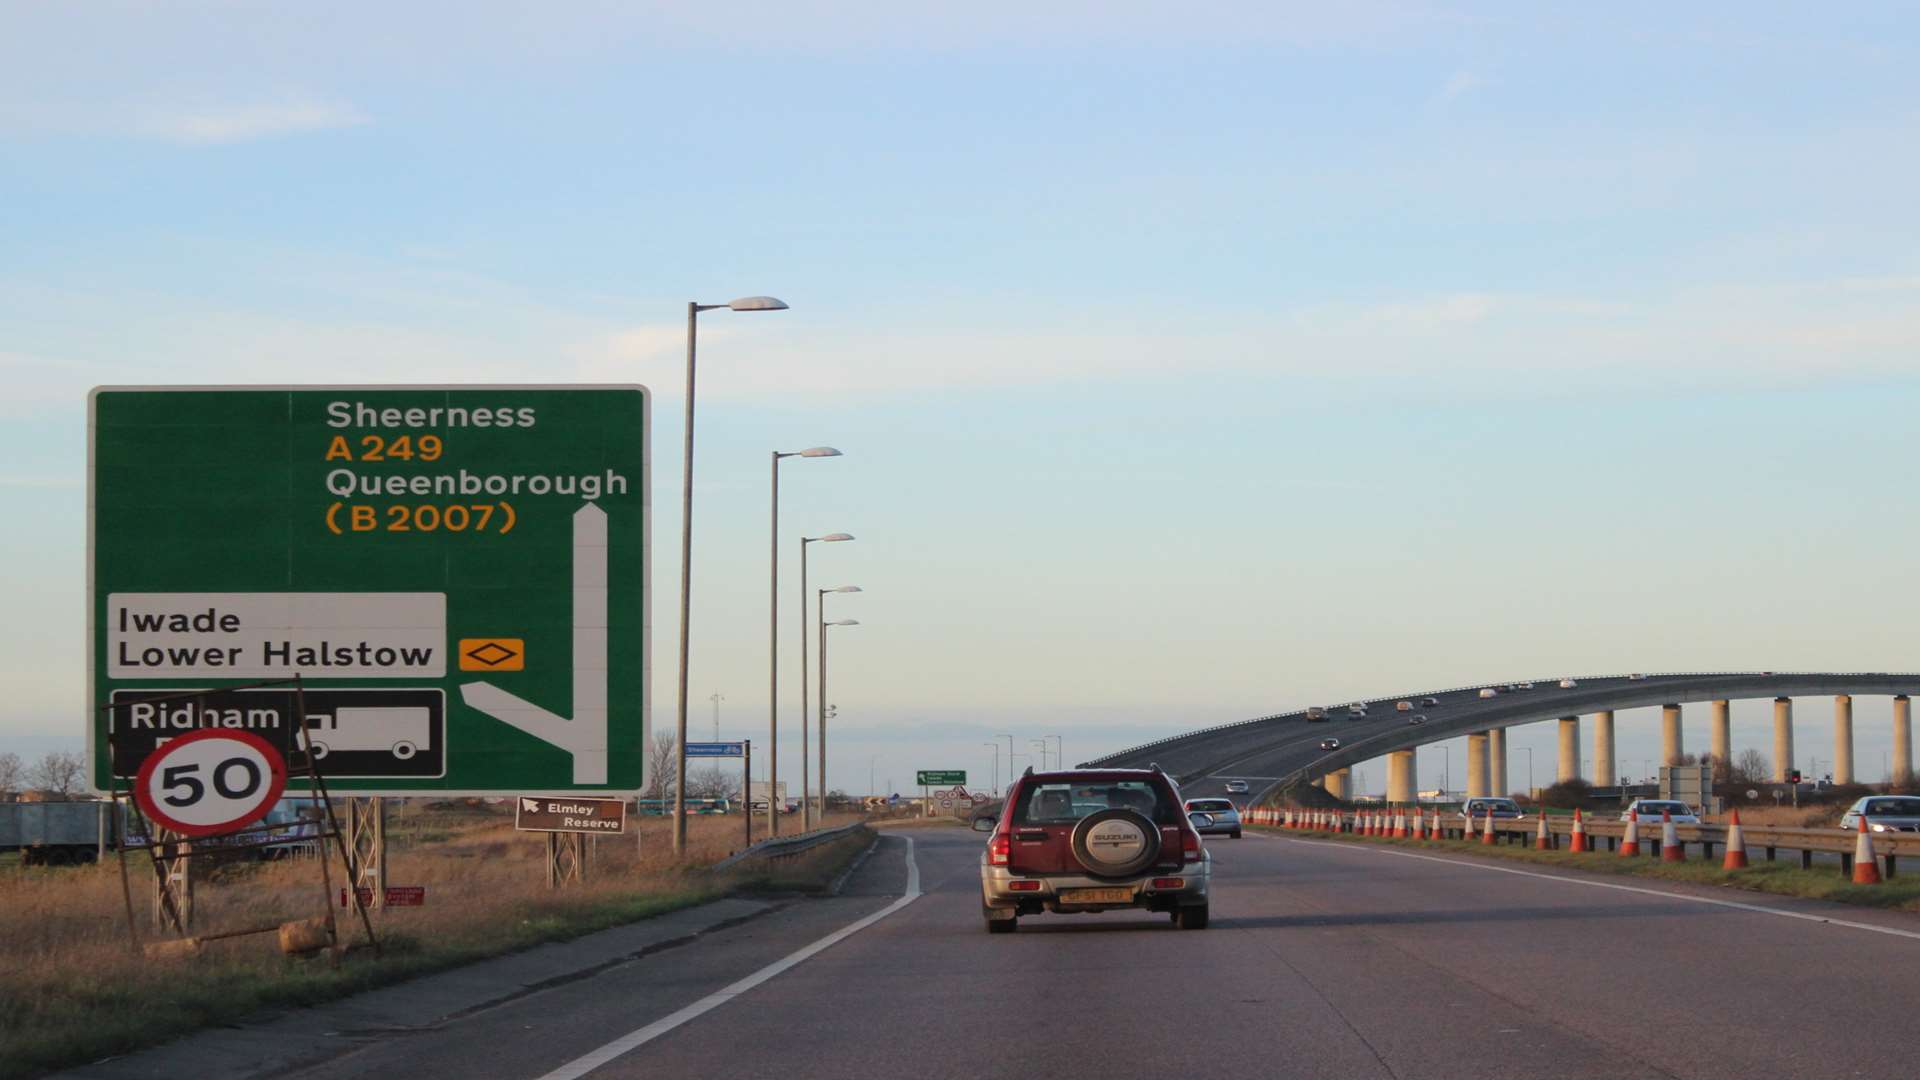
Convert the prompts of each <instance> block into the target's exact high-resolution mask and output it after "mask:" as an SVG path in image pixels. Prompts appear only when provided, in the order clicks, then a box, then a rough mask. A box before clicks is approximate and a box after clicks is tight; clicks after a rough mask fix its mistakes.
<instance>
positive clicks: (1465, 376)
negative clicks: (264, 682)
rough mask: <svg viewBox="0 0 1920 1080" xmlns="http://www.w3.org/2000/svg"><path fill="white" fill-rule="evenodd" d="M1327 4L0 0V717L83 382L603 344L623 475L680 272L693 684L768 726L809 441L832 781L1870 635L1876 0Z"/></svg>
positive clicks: (344, 369) (18, 676)
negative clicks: (732, 302) (692, 437)
mask: <svg viewBox="0 0 1920 1080" xmlns="http://www.w3.org/2000/svg"><path fill="white" fill-rule="evenodd" d="M1329 7H1333V6H1327V5H1297V6H1289V5H1277V4H1259V5H1254V4H1245V5H1239V4H1204V3H1203V4H1192V5H1185V6H1183V7H1182V8H1180V9H1179V11H1178V12H1177V13H1169V11H1168V9H1165V8H1164V6H1162V5H1148V4H1124V3H1120V4H1115V3H1108V4H1092V3H1064V4H1058V5H1047V6H1046V7H1045V9H1044V10H1033V8H1032V6H1031V5H1012V4H973V5H967V6H965V8H964V9H962V8H960V7H959V6H954V7H952V8H951V9H947V10H941V11H912V10H903V9H901V8H900V7H899V6H898V5H885V4H879V3H864V2H851V0H850V2H844V3H837V4H829V5H810V4H803V3H788V4H775V3H770V2H769V3H744V4H713V3H707V4H700V5H674V4H653V5H642V4H597V5H596V4H586V5H570V6H569V7H568V8H567V9H566V12H565V14H560V13H558V12H556V11H554V10H552V9H551V7H550V6H546V5H507V4H490V3H485V2H480V3H463V4H459V5H453V4H440V5H433V4H423V5H409V6H408V7H407V8H406V9H405V10H403V11H398V12H396V11H393V10H391V8H390V6H387V5H356V4H340V5H329V6H327V7H326V8H324V9H317V8H312V7H307V6H290V5H272V4H265V5H263V4H239V3H232V4H218V3H216V4H191V3H187V4H175V5H166V6H164V7H161V6H155V5H146V4H100V5H89V6H88V7H87V8H86V9H85V10H84V11H82V10H80V9H75V8H72V7H69V6H57V5H27V4H5V5H0V221H4V223H5V236H6V243H4V244H0V379H4V380H5V385H6V387H7V389H8V393H7V394H6V395H5V399H4V401H0V455H3V456H4V457H3V460H0V498H4V499H5V503H6V506H7V507H8V509H9V510H10V511H11V513H10V515H9V517H10V519H11V521H12V524H13V527H12V528H10V529H8V530H6V531H5V533H4V535H3V536H0V553H3V554H4V556H5V558H4V562H0V567H3V568H0V596H4V597H5V598H6V599H7V601H8V605H7V606H8V609H9V610H10V611H11V612H12V615H13V617H12V618H10V619H8V620H6V624H5V627H4V629H0V679H4V680H5V683H6V685H7V686H8V688H9V689H10V691H11V693H9V694H8V695H7V698H6V700H5V701H4V702H0V748H3V747H14V748H18V749H20V750H22V751H23V752H28V753H34V752H38V751H39V750H40V749H43V748H45V747H47V746H52V745H60V744H62V743H63V740H71V739H73V738H75V737H76V733H77V731H78V729H79V723H80V719H79V717H80V712H81V711H82V701H83V698H84V688H83V686H82V669H83V660H84V654H83V653H82V635H83V632H82V622H83V613H84V607H83V598H82V585H83V574H84V568H83V566H82V558H83V554H82V521H83V518H84V507H83V505H82V502H81V499H82V494H83V488H82V483H83V469H84V393H85V390H86V389H87V388H88V387H89V386H92V385H95V384H98V383H141V382H159V383H174V382H219V383H233V382H254V381H257V382H289V381H293V382H327V381H340V382H357V381H369V382H384V381H406V382H427V381H469V380H471V381H492V382H499V381H574V380H587V381H620V382H628V381H640V382H644V383H647V384H648V385H650V386H652V387H654V388H655V390H656V392H657V393H656V418H657V420H658V422H659V423H658V430H657V434H656V442H655V444H654V445H655V451H656V470H657V471H656V484H657V493H658V495H659V496H660V497H659V499H658V501H659V502H661V503H663V504H664V503H669V502H671V498H670V496H671V495H672V494H673V493H674V491H675V485H676V484H677V479H676V478H677V476H678V471H679V465H680V462H679V457H678V450H677V448H678V442H679V428H678V423H677V413H678V407H679V399H678V380H679V377H680V375H679V366H678V365H679V350H680V348H681V335H682V324H681V319H682V313H683V310H684V304H685V303H686V301H687V300H689V299H695V298H697V299H701V300H705V301H712V300H724V299H727V298H729V297H732V296H735V295H740V294H747V293H762V292H764V293H771V294H774V295H777V296H780V297H782V298H784V299H786V300H787V301H788V302H790V303H791V304H792V305H793V310H792V311H790V312H785V313H781V314H779V315H767V316H739V315H727V314H716V315H714V316H711V317H709V320H708V322H707V323H706V329H705V330H704V331H703V341H704V346H703V354H704V356H705V357H706V364H705V367H704V369H703V382H702V413H701V429H700V433H701V444H700V454H699V465H700V479H699V482H700V498H701V503H700V507H701V509H700V513H699V517H698V519H697V524H698V527H699V534H698V540H699V543H700V546H701V553H700V555H699V557H698V560H697V562H696V564H695V565H696V589H697V605H698V606H697V610H696V615H695V633H696V638H695V645H696V648H695V666H694V684H695V687H696V693H695V695H694V696H695V698H696V701H698V702H700V703H702V704H703V705H704V702H705V698H706V696H707V695H708V694H711V693H713V692H715V691H719V692H722V693H724V694H725V695H726V698H727V700H726V702H725V703H724V705H723V707H722V722H723V728H724V729H725V731H726V733H729V734H732V735H737V736H745V735H748V734H752V733H755V732H759V731H763V730H764V724H765V718H766V704H765V697H764V695H765V689H764V687H765V640H764V612H765V606H764V605H765V587H764V577H765V565H764V561H765V556H764V548H765V533H764V530H765V516H764V501H765V488H764V483H765V479H764V474H765V454H766V452H767V451H768V450H770V449H772V448H774V447H781V448H788V449H793V448H798V447H801V446H806V445H813V444H816V443H831V444H833V445H836V446H839V447H841V448H842V449H844V450H846V451H847V454H848V456H847V457H845V458H842V459H837V460H833V461H817V462H799V463H793V464H790V465H789V466H788V467H787V469H788V472H787V477H788V482H787V487H786V492H787V505H786V520H787V522H788V523H789V524H790V525H791V526H793V527H794V528H799V529H805V530H806V531H808V532H810V533H818V532H824V531H832V530H845V531H849V532H853V533H855V534H857V535H859V537H860V540H859V541H858V542H857V543H855V544H849V545H840V546H838V547H836V548H833V549H830V550H823V551H821V554H820V559H819V564H820V569H819V573H820V574H822V575H824V576H825V577H826V578H833V579H836V580H834V581H824V580H822V583H827V584H838V583H841V582H840V581H839V580H838V579H845V580H846V581H847V582H850V583H857V584H860V585H861V586H862V587H863V588H865V589H866V590H867V591H866V592H865V593H864V594H863V595H861V596H859V597H849V598H846V600H845V601H844V604H843V610H844V613H845V614H847V615H849V616H853V617H858V618H860V619H861V620H862V622H863V623H864V624H865V625H863V626H862V627H860V628H857V629H854V630H850V631H848V632H847V634H846V636H845V637H844V638H842V639H841V644H840V645H839V646H838V648H837V649H836V652H835V657H836V661H837V662H836V665H835V670H836V676H835V680H834V681H835V686H836V692H835V695H834V696H835V698H836V699H837V701H838V704H839V706H840V709H841V715H842V717H843V719H842V721H841V723H840V725H839V728H838V729H837V730H838V731H839V735H837V736H836V741H835V743H834V745H835V747H836V750H837V751H839V750H844V756H841V757H838V758H837V759H836V763H835V765H834V772H833V776H832V780H833V782H834V784H835V786H844V787H848V788H854V789H859V788H864V786H865V784H866V780H867V770H868V764H869V761H870V760H871V762H872V765H873V768H874V770H875V772H876V773H877V777H876V778H877V779H879V780H882V781H884V780H885V778H886V777H888V776H892V777H894V778H895V779H896V781H898V780H899V778H901V777H903V776H906V775H908V774H910V772H911V770H912V769H914V768H917V767H952V766H954V765H955V764H956V763H959V764H962V765H966V766H967V767H969V768H972V769H974V770H976V771H977V770H982V769H984V768H985V767H986V761H987V760H988V756H989V752H988V751H987V749H986V748H985V747H984V746H983V745H981V744H982V743H983V742H985V741H986V740H987V739H989V738H991V736H992V735H993V734H996V733H998V732H1002V731H1009V730H1011V731H1014V732H1016V733H1018V734H1020V735H1021V738H1022V740H1024V739H1025V738H1027V737H1030V736H1038V735H1041V734H1053V733H1056V732H1057V733H1061V734H1063V735H1065V736H1066V739H1067V743H1068V754H1069V756H1081V755H1090V754H1092V753H1095V752H1098V751H1101V750H1106V749H1112V748H1115V747H1118V746H1121V745H1125V744H1129V743H1132V742H1137V741H1143V740H1145V739H1147V738H1152V737H1157V736H1159V735H1161V734H1165V733H1167V732H1168V731H1170V730H1173V729H1177V728H1179V727H1182V726H1189V725H1193V724H1199V723H1206V722H1216V721H1225V720H1231V719H1238V718H1241V717H1244V716H1248V715H1255V714H1260V713H1265V712H1270V711H1277V710H1279V709H1282V708H1288V707H1294V706H1298V705H1303V704H1307V703H1311V702H1318V701H1329V700H1339V699H1345V698H1351V697H1354V696H1360V695H1376V694H1384V693H1395V692H1402V691H1411V690H1417V689H1421V688H1428V687H1442V686H1454V685H1461V684H1465V683H1470V682H1474V681H1477V680H1483V679H1484V680H1504V679H1512V678H1519V677H1529V676H1549V675H1558V674H1562V673H1569V672H1572V673H1579V672H1589V671H1591V672H1606V671H1625V670H1691V669H1724V668H1767V669H1776V670H1788V669H1800V668H1809V669H1812V668H1836V667H1837V668H1842V669H1872V670H1910V669H1914V668H1917V667H1920V663H1916V662H1915V661H1914V660H1913V649H1912V644H1911V643H1912V640H1913V630H1912V628H1911V625H1910V623H1911V621H1912V620H1911V613H1910V612H1909V610H1908V607H1907V605H1906V604H1905V603H1904V602H1903V600H1902V597H1901V595H1900V591H1899V587H1900V585H1901V584H1902V583H1904V582H1907V581H1911V580H1913V579H1914V576H1915V573H1914V571H1915V570H1916V569H1917V567H1916V565H1915V564H1916V559H1915V556H1914V554H1913V552H1912V545H1911V544H1910V543H1908V542H1907V539H1906V538H1907V537H1909V536H1911V535H1913V534H1914V532H1915V530H1916V528H1920V513H1916V511H1915V508H1914V505H1913V501H1912V500H1911V499H1909V498H1908V497H1907V495H1906V493H1907V491H1908V488H1909V486H1910V484H1909V476H1910V474H1911V466H1910V463H1911V462H1912V461H1914V460H1915V450H1916V445H1915V443H1916V438H1915V436H1914V434H1913V427H1914V418H1915V416H1916V415H1920V378H1916V376H1920V245H1917V244H1916V238H1917V236H1920V233H1917V230H1916V225H1917V224H1920V221H1917V213H1916V209H1915V205H1914V202H1913V199H1912V195H1911V193H1912V191H1913V190H1914V188H1915V181H1916V171H1920V170H1917V169H1916V166H1920V149H1917V148H1920V139H1916V138H1915V137H1914V136H1915V128H1916V120H1920V105H1916V102H1920V93H1916V91H1917V90H1920V86H1916V83H1917V82H1920V75H1917V74H1916V72H1920V63H1916V60H1917V59H1920V58H1916V56H1915V52H1916V49H1915V35H1914V31H1913V29H1912V20H1911V18H1910V12H1906V13H1903V12H1902V11H1901V10H1900V8H1899V7H1898V6H1891V5H1889V6H1874V5H1852V6H1849V7H1848V8H1847V9H1845V11H1844V12H1840V13H1835V12H1832V11H1819V12H1815V11H1813V10H1811V9H1806V8H1803V7H1800V6H1794V5H1777V6H1754V5H1730V4H1729V5H1704V6H1694V7H1691V8H1689V9H1688V10H1687V11H1685V12H1676V11H1674V10H1672V9H1671V8H1670V6H1667V5H1627V6H1616V7H1612V8H1609V9H1606V10H1598V9H1595V10H1577V11H1576V10H1562V11H1552V12H1547V13H1542V12H1540V11H1538V10H1535V9H1534V7H1533V6H1532V5H1472V6H1457V7H1456V6H1438V5H1425V4H1390V3H1380V4H1343V5H1338V6H1337V9H1338V10H1337V11H1329V10H1327V8H1329ZM670 511H671V507H665V506H663V507H662V513H661V514H660V517H659V518H658V521H657V524H656V531H655V536H656V539H657V540H658V541H659V543H658V545H657V548H658V550H657V554H656V559H655V565H654V578H655V581H656V582H659V583H670V582H672V581H673V580H674V579H675V575H676V571H677V567H676V565H675V557H676V551H675V549H674V546H673V544H672V542H671V539H672V538H673V537H674V536H676V535H677V525H678V523H677V521H676V520H674V518H673V516H672V514H671V512H670ZM786 573H787V575H788V580H789V581H792V580H793V579H792V568H791V567H789V568H788V569H787V571H786ZM664 595H665V593H664V592H663V596H664ZM789 607H790V605H789ZM836 610H841V609H836ZM670 612H671V607H670V606H669V605H668V604H666V603H662V604H660V605H658V606H656V608H655V619H656V622H657V624H659V625H662V626H667V627H670V626H671V619H670V618H668V615H669V614H670ZM674 644H675V643H674V641H673V640H672V638H671V633H670V630H669V631H668V632H667V633H662V634H661V635H660V637H659V638H658V640H657V641H656V643H655V648H656V665H655V670H656V671H664V670H666V669H667V667H668V661H669V660H670V659H671V657H672V656H673V649H674ZM785 648H786V650H787V655H788V656H789V657H795V656H796V654H797V649H796V648H795V643H793V642H788V643H787V644H786V646H785ZM790 667H791V666H790ZM796 676H797V671H795V670H791V669H790V670H789V671H788V672H787V673H786V674H785V676H784V677H783V681H784V682H785V684H786V685H788V686H790V687H791V686H793V685H794V684H795V681H796ZM662 686H663V689H662V691H661V692H660V693H658V694H656V696H655V709H656V717H667V716H670V715H671V700H670V698H669V697H668V696H667V694H666V692H665V690H664V686H665V684H664V683H663V684H662ZM788 708H789V709H791V708H792V703H791V702H790V703H789V705H788ZM1756 708H1758V706H1756ZM1827 713H1828V710H1827V708H1826V707H1825V706H1824V705H1823V704H1814V703H1809V704H1808V706H1807V707H1805V708H1803V709H1802V710H1801V718H1802V729H1803V730H1802V736H1801V740H1800V741H1801V745H1802V747H1803V749H1802V753H1803V754H1804V755H1805V756H1806V757H1807V758H1808V759H1809V761H1808V762H1804V763H1803V764H1808V765H1810V764H1811V762H1810V759H1811V758H1812V757H1813V756H1815V755H1816V754H1817V753H1819V749H1820V748H1821V747H1822V745H1823V742H1822V740H1823V738H1824V736H1823V735H1822V734H1820V733H1819V728H1818V724H1819V723H1820V722H1822V721H1823V720H1824V719H1825V718H1826V715H1827ZM696 714H697V715H705V714H706V709H705V708H703V709H701V710H699V711H698V712H697V713H696ZM1884 715H1885V708H1884V702H1874V701H1864V700H1863V701H1862V702H1861V703H1860V716H1861V721H1860V753H1859V760H1860V762H1861V770H1862V772H1863V773H1866V774H1868V775H1875V774H1876V773H1877V769H1878V764H1877V762H1878V760H1879V756H1878V755H1879V748H1880V747H1882V746H1884V744H1885V742H1886V732H1885V725H1884V721H1883V720H1879V719H1876V718H1877V717H1881V718H1883V717H1884ZM1736 719H1737V722H1738V723H1739V725H1740V726H1739V727H1738V728H1737V729H1736V738H1737V741H1739V742H1740V743H1742V744H1743V745H1744V744H1751V745H1758V746H1760V747H1761V748H1762V749H1766V748H1767V741H1766V737H1765V732H1766V719H1765V717H1764V716H1762V715H1761V714H1760V713H1758V712H1756V713H1755V714H1754V715H1753V717H1752V718H1751V721H1749V720H1748V718H1747V717H1746V716H1745V714H1744V713H1737V714H1736ZM1701 727H1702V736H1703V734H1704V731H1703V729H1704V725H1702V726H1701ZM1654 731H1655V726H1654V725H1653V723H1651V721H1650V720H1647V721H1641V720H1637V719H1635V718H1632V717H1629V718H1626V720H1625V722H1624V723H1623V727H1622V740H1623V748H1622V752H1621V757H1622V759H1623V762H1630V761H1632V760H1633V759H1634V758H1635V756H1636V754H1635V752H1634V750H1633V747H1634V746H1651V745H1653V733H1654ZM793 735H794V732H792V731H791V730H789V731H788V733H787V735H786V737H785V738H783V742H784V743H785V744H786V745H789V746H791V745H793V743H794V742H795V741H796V740H795V739H794V738H793ZM1749 735H1750V736H1751V737H1750V738H1749ZM1535 739H1537V745H1538V746H1539V747H1540V749H1538V750H1536V752H1535V753H1536V757H1542V758H1543V762H1544V760H1545V759H1546V758H1549V757H1550V756H1551V754H1550V751H1549V750H1548V747H1549V746H1550V740H1551V732H1550V731H1549V730H1548V729H1547V728H1546V727H1544V726H1543V727H1541V728H1540V729H1539V731H1537V732H1526V733H1521V734H1516V735H1515V736H1514V740H1513V743H1514V745H1515V746H1516V747H1519V746H1523V745H1527V744H1528V743H1529V740H1535ZM1876 740H1878V741H1877V742H1876ZM1696 741H1698V740H1696ZM1023 749H1024V747H1023ZM1514 756H1515V760H1516V762H1517V761H1519V760H1521V759H1522V758H1523V755H1521V754H1518V753H1516V754H1515V755H1514ZM1821 756H1828V755H1821ZM1441 758H1442V755H1441V754H1437V753H1436V754H1430V755H1426V757H1424V758H1423V762H1422V777H1423V782H1431V781H1432V780H1433V779H1435V778H1437V776H1438V770H1439V760H1440V759H1441ZM1456 758H1457V755H1456ZM795 761H797V756H796V758H795ZM1455 764H1456V766H1457V765H1458V762H1457V760H1456V762H1455ZM1543 767H1544V766H1543ZM793 768H794V763H793V762H787V763H785V768H784V769H783V772H785V773H786V774H787V775H789V776H791V775H793ZM1373 774H1378V775H1377V776H1376V775H1373ZM1383 779H1384V769H1383V768H1382V769H1375V770H1370V775H1369V780H1370V782H1371V783H1372V784H1373V785H1374V786H1378V785H1379V783H1380V782H1381V781H1383ZM896 786H897V785H896Z"/></svg>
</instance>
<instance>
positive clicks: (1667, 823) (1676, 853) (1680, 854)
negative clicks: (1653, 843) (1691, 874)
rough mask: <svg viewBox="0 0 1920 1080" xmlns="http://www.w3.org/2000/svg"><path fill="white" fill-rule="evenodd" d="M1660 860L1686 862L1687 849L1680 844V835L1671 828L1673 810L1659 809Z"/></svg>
mask: <svg viewBox="0 0 1920 1080" xmlns="http://www.w3.org/2000/svg"><path fill="white" fill-rule="evenodd" d="M1660 861H1661V862H1686V861H1687V849H1686V848H1685V847H1683V846H1681V844H1680V837H1679V835H1678V834H1677V833H1676V832H1675V831H1674V828H1673V811H1671V810H1662V811H1660Z"/></svg>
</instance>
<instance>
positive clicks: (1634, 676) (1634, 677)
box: [1627, 671, 1646, 682]
mask: <svg viewBox="0 0 1920 1080" xmlns="http://www.w3.org/2000/svg"><path fill="white" fill-rule="evenodd" d="M1627 678H1628V679H1629V680H1631V681H1633V682H1639V681H1640V680H1642V679H1645V678H1646V676H1645V675H1642V674H1640V673H1639V672H1637V671H1636V672H1634V673H1633V674H1631V675H1629V676H1627Z"/></svg>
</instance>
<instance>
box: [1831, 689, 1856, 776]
mask: <svg viewBox="0 0 1920 1080" xmlns="http://www.w3.org/2000/svg"><path fill="white" fill-rule="evenodd" d="M1833 782H1834V783H1836V784H1851V783H1853V698H1851V697H1849V696H1848V695H1846V694H1838V695H1836V696H1835V697H1834V699H1833Z"/></svg>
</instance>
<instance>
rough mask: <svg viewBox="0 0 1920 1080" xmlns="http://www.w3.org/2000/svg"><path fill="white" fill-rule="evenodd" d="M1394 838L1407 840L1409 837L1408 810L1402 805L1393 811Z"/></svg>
mask: <svg viewBox="0 0 1920 1080" xmlns="http://www.w3.org/2000/svg"><path fill="white" fill-rule="evenodd" d="M1393 838H1394V839H1395V840H1405V839H1406V838H1407V810H1406V808H1405V807H1401V808H1400V809H1398V810H1395V811H1394V812H1393Z"/></svg>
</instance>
